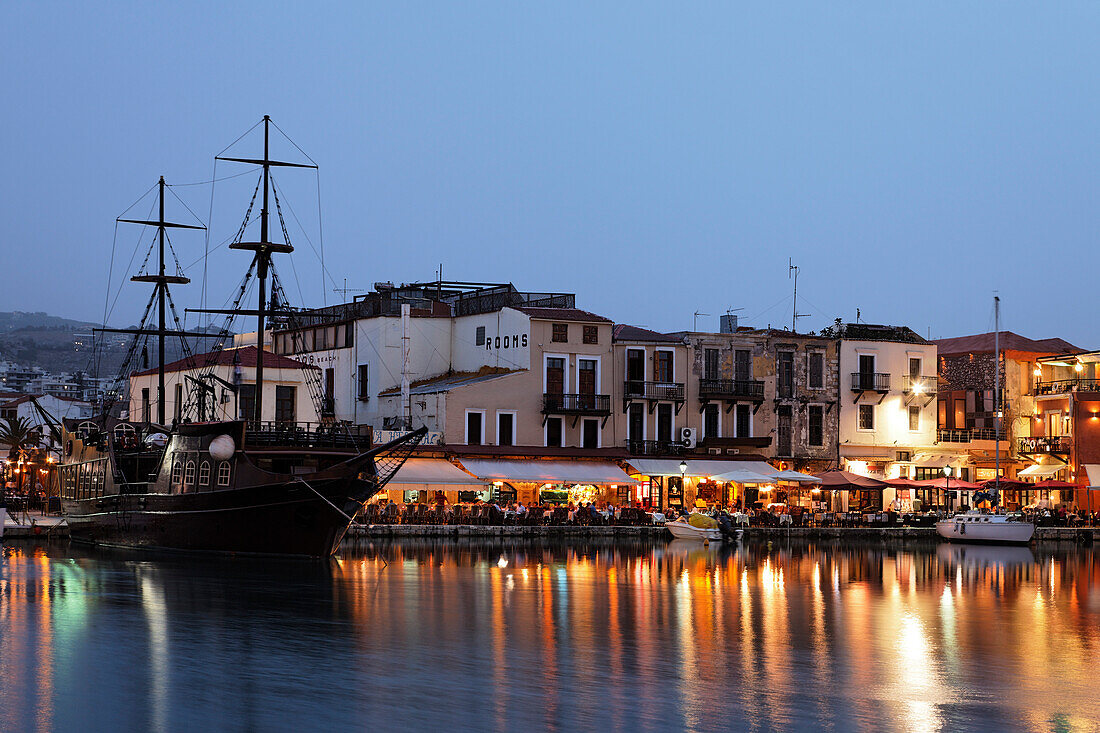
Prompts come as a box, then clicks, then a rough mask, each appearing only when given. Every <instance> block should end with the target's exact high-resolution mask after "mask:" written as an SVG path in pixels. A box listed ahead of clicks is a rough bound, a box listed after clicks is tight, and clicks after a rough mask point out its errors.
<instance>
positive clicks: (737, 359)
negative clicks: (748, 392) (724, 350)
mask: <svg viewBox="0 0 1100 733" xmlns="http://www.w3.org/2000/svg"><path fill="white" fill-rule="evenodd" d="M733 378H734V379H736V380H737V381H739V382H744V381H746V380H748V379H752V352H751V351H749V350H748V349H738V350H737V351H735V352H734V353H733Z"/></svg>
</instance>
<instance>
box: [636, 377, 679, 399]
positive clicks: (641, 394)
mask: <svg viewBox="0 0 1100 733" xmlns="http://www.w3.org/2000/svg"><path fill="white" fill-rule="evenodd" d="M684 392H685V390H684V383H683V382H645V381H642V380H635V379H630V380H627V381H626V382H624V383H623V397H625V398H626V399H628V400H631V399H632V400H666V401H673V402H683V401H684Z"/></svg>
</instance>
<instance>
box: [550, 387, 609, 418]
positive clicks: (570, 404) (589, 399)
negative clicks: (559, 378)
mask: <svg viewBox="0 0 1100 733" xmlns="http://www.w3.org/2000/svg"><path fill="white" fill-rule="evenodd" d="M542 412H543V414H544V415H602V416H606V415H610V414H611V395H606V394H553V393H546V394H544V395H543V396H542Z"/></svg>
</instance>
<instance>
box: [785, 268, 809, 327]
mask: <svg viewBox="0 0 1100 733" xmlns="http://www.w3.org/2000/svg"><path fill="white" fill-rule="evenodd" d="M798 270H799V267H798V265H796V264H794V260H792V259H791V258H790V257H788V258H787V279H788V280H789V279H791V278H792V277H793V278H794V302H793V304H792V306H791V333H797V332H798V319H799V318H805V317H806V316H808V315H810V314H809V313H799V312H798Z"/></svg>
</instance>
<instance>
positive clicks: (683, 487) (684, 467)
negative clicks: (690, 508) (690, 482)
mask: <svg viewBox="0 0 1100 733" xmlns="http://www.w3.org/2000/svg"><path fill="white" fill-rule="evenodd" d="M687 472H688V464H687V461H680V506H681V507H683V506H684V495H685V494H687Z"/></svg>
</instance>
